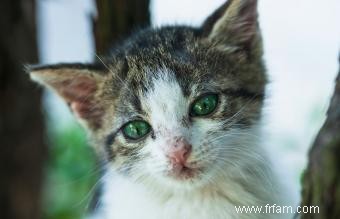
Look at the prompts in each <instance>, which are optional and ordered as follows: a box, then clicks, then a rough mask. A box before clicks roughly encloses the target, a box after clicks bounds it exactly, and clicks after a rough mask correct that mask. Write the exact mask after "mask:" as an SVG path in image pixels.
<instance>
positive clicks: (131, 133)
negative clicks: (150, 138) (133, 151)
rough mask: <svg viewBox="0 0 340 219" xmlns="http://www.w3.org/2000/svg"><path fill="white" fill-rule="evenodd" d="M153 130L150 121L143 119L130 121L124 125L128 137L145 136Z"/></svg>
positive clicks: (124, 131) (138, 137) (134, 138)
mask: <svg viewBox="0 0 340 219" xmlns="http://www.w3.org/2000/svg"><path fill="white" fill-rule="evenodd" d="M150 130H151V126H150V125H149V123H147V122H145V121H142V120H135V121H132V122H128V123H126V124H125V125H124V127H123V130H122V131H123V133H124V135H125V136H126V137H127V138H130V139H133V140H137V139H140V138H142V137H144V136H145V135H146V134H148V133H149V132H150Z"/></svg>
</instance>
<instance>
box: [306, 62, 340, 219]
mask: <svg viewBox="0 0 340 219" xmlns="http://www.w3.org/2000/svg"><path fill="white" fill-rule="evenodd" d="M339 61H340V60H339ZM302 188H303V190H302V205H301V206H319V207H320V212H319V214H314V213H311V212H310V213H307V214H302V215H301V218H302V219H339V218H340V72H339V74H338V77H337V79H336V86H335V91H334V94H333V97H332V100H331V103H330V106H329V109H328V112H327V119H326V122H325V123H324V125H323V127H322V128H321V130H320V132H319V134H318V136H317V137H316V140H315V142H314V144H313V147H312V149H311V151H310V153H309V164H308V167H307V170H306V172H305V173H304V177H303V181H302Z"/></svg>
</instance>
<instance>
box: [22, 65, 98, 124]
mask: <svg viewBox="0 0 340 219" xmlns="http://www.w3.org/2000/svg"><path fill="white" fill-rule="evenodd" d="M104 69H105V68H104V67H102V66H99V65H91V64H58V65H50V66H33V67H28V71H29V73H30V77H31V79H32V80H33V81H36V82H38V83H39V84H42V85H44V86H46V87H48V88H50V89H52V90H53V91H55V92H56V93H57V94H58V95H59V96H60V97H62V98H63V99H64V100H65V102H66V103H67V104H68V106H69V107H70V109H71V111H72V112H73V113H74V114H75V115H76V117H78V119H79V120H80V121H81V123H85V125H86V127H87V128H90V129H98V128H100V126H101V119H102V116H103V114H104V108H103V106H102V105H101V102H100V101H99V94H100V93H99V89H100V87H101V86H102V84H103V81H104V77H105V72H104V71H105V70H104Z"/></svg>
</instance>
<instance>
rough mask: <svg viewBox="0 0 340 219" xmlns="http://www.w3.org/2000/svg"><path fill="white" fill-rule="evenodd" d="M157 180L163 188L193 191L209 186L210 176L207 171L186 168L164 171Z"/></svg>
mask: <svg viewBox="0 0 340 219" xmlns="http://www.w3.org/2000/svg"><path fill="white" fill-rule="evenodd" d="M156 178H157V182H159V183H160V184H161V186H162V187H163V188H164V187H165V188H169V189H170V190H186V191H192V190H197V189H200V188H203V187H205V186H207V185H209V179H210V174H209V171H208V170H207V169H203V168H195V169H193V168H187V167H184V168H183V169H181V170H180V171H162V172H161V174H160V175H158V176H156Z"/></svg>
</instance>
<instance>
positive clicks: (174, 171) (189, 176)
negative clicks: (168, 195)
mask: <svg viewBox="0 0 340 219" xmlns="http://www.w3.org/2000/svg"><path fill="white" fill-rule="evenodd" d="M201 172H202V170H201V168H199V167H195V166H192V165H172V167H171V169H170V170H168V172H167V175H168V176H169V177H171V178H174V179H176V180H181V181H185V180H193V179H195V178H197V177H198V176H199V174H200V173H201Z"/></svg>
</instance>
